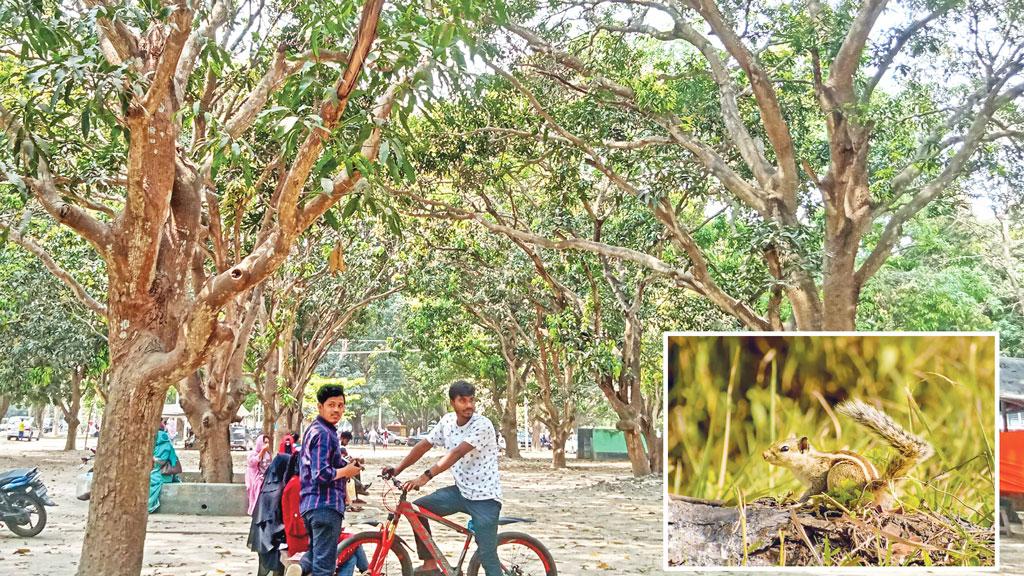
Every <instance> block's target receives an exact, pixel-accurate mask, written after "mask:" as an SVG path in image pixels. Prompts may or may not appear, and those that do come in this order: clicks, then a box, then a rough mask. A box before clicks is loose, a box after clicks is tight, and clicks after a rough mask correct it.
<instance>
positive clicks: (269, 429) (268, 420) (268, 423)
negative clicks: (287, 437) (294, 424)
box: [263, 405, 284, 446]
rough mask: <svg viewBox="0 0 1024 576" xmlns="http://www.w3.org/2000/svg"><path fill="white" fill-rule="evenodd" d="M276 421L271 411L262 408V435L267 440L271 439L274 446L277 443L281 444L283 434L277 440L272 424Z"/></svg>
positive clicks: (264, 407) (275, 416)
mask: <svg viewBox="0 0 1024 576" xmlns="http://www.w3.org/2000/svg"><path fill="white" fill-rule="evenodd" d="M276 420H277V414H275V413H274V412H273V411H271V410H267V407H266V405H264V406H263V435H264V436H266V437H267V438H273V439H274V445H275V446H276V445H277V444H278V443H279V442H281V438H283V437H284V434H283V433H282V434H281V438H278V437H277V434H275V433H274V432H275V431H274V422H275V421H276Z"/></svg>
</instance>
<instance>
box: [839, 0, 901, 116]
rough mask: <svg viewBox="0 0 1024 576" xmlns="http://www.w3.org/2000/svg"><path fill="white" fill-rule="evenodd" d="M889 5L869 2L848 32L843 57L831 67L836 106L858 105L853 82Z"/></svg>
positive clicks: (883, 0) (882, 1)
mask: <svg viewBox="0 0 1024 576" xmlns="http://www.w3.org/2000/svg"><path fill="white" fill-rule="evenodd" d="M886 2H887V0H865V1H864V3H863V4H862V5H861V7H860V10H859V11H858V12H857V16H855V17H854V19H853V22H851V23H850V27H849V29H847V31H846V36H845V37H844V38H843V44H842V45H841V46H840V47H839V53H838V54H836V59H835V60H834V61H833V62H832V66H830V67H829V79H828V85H829V87H830V88H832V90H833V98H834V100H835V102H834V103H835V104H836V105H840V106H843V105H848V104H851V103H853V102H854V93H853V81H854V77H855V76H856V74H857V70H858V69H859V68H860V61H861V55H862V54H863V53H864V46H865V45H866V44H867V41H868V36H869V35H870V34H871V29H872V28H874V27H875V22H876V21H877V20H878V17H879V15H881V14H882V10H884V9H885V5H886Z"/></svg>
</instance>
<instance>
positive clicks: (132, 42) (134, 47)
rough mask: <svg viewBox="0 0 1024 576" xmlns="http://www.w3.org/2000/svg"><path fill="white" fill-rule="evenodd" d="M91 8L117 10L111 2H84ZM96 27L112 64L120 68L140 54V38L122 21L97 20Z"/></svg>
mask: <svg viewBox="0 0 1024 576" xmlns="http://www.w3.org/2000/svg"><path fill="white" fill-rule="evenodd" d="M84 2H85V5H86V6H88V7H89V8H99V7H104V8H115V7H116V6H115V5H114V4H113V3H112V2H110V1H109V0H84ZM96 27H97V28H99V31H100V44H101V47H102V48H104V49H103V53H104V56H106V58H107V61H108V62H110V63H111V64H113V65H115V66H118V65H120V64H121V63H123V62H127V61H129V60H131V59H132V58H135V57H136V56H138V54H139V37H138V35H136V33H135V32H133V31H132V30H131V29H130V28H128V25H127V24H125V23H124V22H122V21H121V20H110V19H109V18H97V19H96Z"/></svg>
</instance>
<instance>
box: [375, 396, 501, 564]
mask: <svg viewBox="0 0 1024 576" xmlns="http://www.w3.org/2000/svg"><path fill="white" fill-rule="evenodd" d="M448 399H449V400H450V401H451V406H452V412H451V413H449V414H445V415H444V417H442V418H441V421H440V422H438V423H437V426H435V427H434V429H433V430H432V431H431V432H430V436H428V437H427V438H425V439H423V440H420V441H419V442H418V443H417V444H416V445H415V446H414V447H413V449H412V450H410V451H409V454H408V455H407V456H406V457H405V458H403V459H402V462H401V463H400V464H399V465H398V466H395V467H393V468H392V467H390V466H389V467H386V468H384V470H383V472H382V474H383V475H384V476H385V477H391V476H396V475H398V474H400V473H401V472H402V471H403V470H405V469H407V468H409V467H410V466H412V465H413V464H415V463H416V462H417V461H419V459H420V458H422V457H423V455H424V454H426V453H427V451H428V450H430V448H431V447H433V446H439V447H443V448H444V449H445V450H448V453H447V454H445V455H444V456H443V457H442V458H441V459H440V460H438V461H437V463H435V464H434V465H433V466H431V467H429V468H427V469H426V471H424V472H423V474H421V475H420V476H419V477H417V478H416V479H414V480H410V481H408V482H406V483H405V484H404V485H403V489H404V490H418V489H419V488H420V487H422V486H423V485H425V484H426V483H427V482H429V481H430V480H431V479H432V478H434V477H435V476H437V475H438V474H440V473H442V472H444V471H445V470H448V469H449V468H451V470H452V475H453V476H454V477H455V486H447V487H445V488H441V489H440V490H437V491H436V492H434V493H433V494H430V495H428V496H424V497H422V498H420V499H418V500H416V501H415V502H414V504H416V505H417V506H422V507H423V508H426V509H427V510H430V511H431V512H433V513H435V514H437V515H439V516H449V515H451V514H454V513H456V512H462V513H464V514H469V516H470V517H471V518H472V519H473V531H474V532H475V534H476V544H477V549H478V551H479V553H480V558H481V560H482V562H481V564H482V565H483V568H484V572H485V573H486V574H487V576H500V574H501V567H500V563H499V562H498V551H497V545H498V516H499V514H500V512H501V483H500V482H499V480H498V443H497V442H496V441H495V437H494V426H493V425H492V424H491V421H490V420H488V419H487V418H485V417H484V416H483V415H481V414H476V413H475V412H476V389H475V388H474V387H473V385H472V384H470V383H469V382H466V381H464V380H457V381H455V382H454V383H452V385H451V386H450V387H449V388H448ZM423 524H424V526H425V527H426V528H427V530H429V529H430V526H429V525H428V523H427V520H426V519H425V518H424V519H423ZM416 550H417V553H418V554H419V557H420V559H421V560H424V563H423V566H421V567H420V568H417V569H416V571H415V573H414V574H415V575H416V576H433V575H438V574H440V573H441V572H440V570H439V569H438V567H437V561H436V560H434V559H433V558H432V557H431V555H430V552H429V551H428V550H427V548H426V546H424V544H423V542H421V541H420V539H419V538H416Z"/></svg>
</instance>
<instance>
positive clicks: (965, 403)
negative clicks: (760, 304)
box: [665, 333, 998, 570]
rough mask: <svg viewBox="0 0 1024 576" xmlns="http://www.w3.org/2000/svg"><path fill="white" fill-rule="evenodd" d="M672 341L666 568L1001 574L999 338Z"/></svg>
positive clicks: (683, 337) (705, 337) (717, 337)
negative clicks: (994, 570)
mask: <svg viewBox="0 0 1024 576" xmlns="http://www.w3.org/2000/svg"><path fill="white" fill-rule="evenodd" d="M665 338H666V343H665V349H666V358H665V370H666V384H667V393H666V404H667V407H666V408H667V412H666V413H667V418H666V423H667V432H666V447H665V449H666V467H665V469H666V472H665V485H666V490H667V494H666V503H665V507H666V515H665V520H666V523H665V531H666V532H665V545H666V550H665V564H666V568H667V569H670V570H672V569H678V570H686V569H696V568H701V569H706V568H708V567H729V568H744V567H749V568H752V569H753V568H757V567H769V566H814V567H825V566H827V567H885V568H892V567H910V566H925V567H941V566H955V567H960V568H962V567H994V566H998V564H997V561H998V559H997V553H996V550H997V547H996V544H997V541H996V531H995V518H996V484H995V478H996V477H997V468H996V466H997V464H996V458H995V454H997V445H996V438H995V436H996V435H995V421H996V413H995V406H996V385H995V383H996V367H997V364H996V351H997V349H998V345H997V344H998V343H997V335H996V334H995V333H941V334H936V333H908V334H871V333H842V334H813V335H812V334H740V335H737V334H735V333H730V334H666V336H665Z"/></svg>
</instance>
